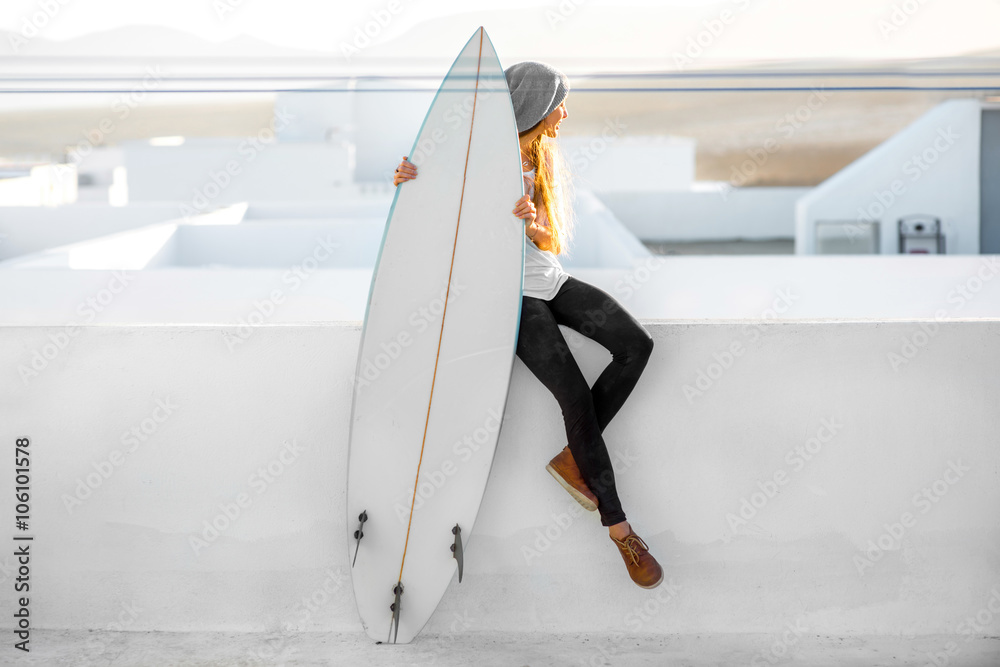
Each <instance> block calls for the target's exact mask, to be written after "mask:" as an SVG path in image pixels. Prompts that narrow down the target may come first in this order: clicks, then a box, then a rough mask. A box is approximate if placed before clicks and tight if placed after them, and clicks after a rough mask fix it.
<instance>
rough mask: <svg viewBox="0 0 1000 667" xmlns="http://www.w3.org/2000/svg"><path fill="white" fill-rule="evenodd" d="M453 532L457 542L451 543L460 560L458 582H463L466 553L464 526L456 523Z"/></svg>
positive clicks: (457, 558) (452, 549)
mask: <svg viewBox="0 0 1000 667" xmlns="http://www.w3.org/2000/svg"><path fill="white" fill-rule="evenodd" d="M451 532H452V534H453V535H454V536H455V543H454V544H452V545H451V552H452V553H453V554H455V560H457V561H458V583H462V568H463V567H464V565H465V563H464V560H465V554H464V552H463V550H462V527H461V526H459V525H458V524H457V523H456V524H455V527H454V528H452V529H451Z"/></svg>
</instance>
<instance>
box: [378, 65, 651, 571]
mask: <svg viewBox="0 0 1000 667" xmlns="http://www.w3.org/2000/svg"><path fill="white" fill-rule="evenodd" d="M504 73H505V75H506V78H507V84H508V87H509V89H510V96H511V102H512V103H513V106H514V116H515V119H516V121H517V131H518V139H519V142H520V144H521V159H522V161H523V162H522V172H523V176H524V181H525V190H526V191H527V193H528V194H526V195H524V196H523V197H521V198H520V199H518V200H517V201H516V202H515V204H514V210H513V214H514V215H515V216H517V217H518V218H522V219H524V221H525V223H526V224H525V234H526V235H527V237H528V239H529V241H530V242H529V243H527V244H525V256H524V290H523V297H522V305H521V322H520V329H519V331H518V340H517V356H518V357H519V358H520V359H521V361H522V362H524V365H525V366H527V367H528V369H529V370H530V371H531V372H532V373H533V374H534V375H535V377H537V378H538V379H539V380H540V381H541V382H542V384H544V385H545V386H546V387H547V388H548V390H549V391H550V392H552V394H553V396H554V397H555V398H556V400H557V401H558V403H559V406H560V408H561V409H562V414H563V419H564V421H565V425H566V437H567V439H568V441H569V444H568V445H567V446H566V447H564V448H563V450H562V452H560V453H559V454H558V455H557V456H556V457H555V458H553V459H552V460H551V461H550V462H549V464H548V465H547V466H546V469H547V470H548V471H549V472H550V473H551V474H552V475H553V477H555V478H556V480H557V481H558V482H559V483H560V484H561V485H562V486H563V487H564V488H565V489H566V490H567V491H568V492H569V493H570V495H572V496H573V498H575V499H576V500H577V502H579V503H580V504H581V505H582V506H583V507H585V508H586V509H588V510H591V511H593V510H598V511H599V513H600V516H601V524H602V525H604V526H607V527H608V534H609V536H610V537H611V539H612V540H613V541H614V542H615V544H616V545H617V546H618V549H619V551H620V552H621V555H622V558H623V559H624V560H625V564H626V566H627V568H628V572H629V576H630V577H631V578H632V580H633V581H634V582H635V583H636V584H638V585H639V586H642V587H643V588H655V587H656V586H658V585H659V584H660V582H661V581H662V580H663V570H662V568H661V567H660V565H659V563H657V562H656V559H655V558H653V556H652V555H651V554H650V553H649V549H648V547H647V546H646V543H645V542H644V541H643V540H642V538H640V537H639V536H638V535H636V534H635V532H633V531H632V527H631V526H630V525H629V523H628V521H626V518H625V512H624V511H623V510H622V506H621V502H620V501H619V499H618V492H617V489H616V487H615V475H614V470H613V469H612V465H611V457H610V456H609V455H608V448H607V446H606V445H605V443H604V439H603V436H602V433H603V431H604V429H605V427H606V426H607V425H608V422H610V421H611V418H612V417H614V416H615V414H616V413H617V412H618V410H619V409H620V408H621V407H622V404H624V403H625V399H627V398H628V396H629V394H630V393H631V392H632V388H633V387H634V386H635V384H636V382H637V381H638V380H639V376H640V375H641V374H642V371H643V369H644V368H645V366H646V362H647V360H648V359H649V355H650V353H651V352H652V349H653V339H652V338H651V337H650V335H649V333H648V332H647V331H646V330H645V329H643V327H642V325H640V324H639V323H638V322H637V321H636V320H635V318H633V317H632V316H631V315H630V314H629V313H628V312H627V311H626V310H625V309H624V308H623V307H622V306H621V305H620V304H619V303H618V302H617V301H616V300H615V299H614V298H613V297H612V296H611V295H609V294H608V293H607V292H604V291H603V290H600V289H598V288H596V287H594V286H592V285H589V284H587V283H585V282H583V281H581V280H577V279H576V278H575V277H573V276H571V275H569V274H568V273H566V272H565V271H564V270H563V268H562V265H561V264H560V263H559V259H558V258H557V255H559V254H560V253H562V252H564V251H565V249H566V245H567V243H568V241H569V239H570V235H571V230H572V224H571V220H572V212H571V211H570V206H569V204H570V202H569V195H568V193H567V190H568V187H566V186H567V185H568V181H569V179H568V173H567V170H566V169H565V165H564V162H563V160H562V159H561V156H560V155H559V153H558V148H557V144H556V143H555V141H554V140H555V138H556V137H558V135H559V125H560V123H562V121H563V120H565V119H566V118H567V117H568V116H569V114H568V113H567V111H566V96H567V95H568V94H569V80H568V79H567V78H566V76H565V75H564V74H563V73H562V72H560V71H559V70H557V69H555V68H553V67H551V66H549V65H546V64H545V63H540V62H532V61H528V62H521V63H517V64H515V65H512V66H511V67H509V68H508V69H507V70H506V71H505V72H504ZM416 176H417V168H416V166H415V165H414V164H413V163H412V162H409V160H408V159H407V157H404V158H403V161H402V162H400V164H399V167H397V168H396V175H395V177H394V179H393V183H394V184H395V185H396V186H398V185H399V184H400V183H403V182H405V181H408V180H411V179H413V178H416ZM560 324H562V325H565V326H567V327H570V328H571V329H574V330H576V331H578V332H580V333H581V334H583V335H584V336H587V337H588V338H591V339H593V340H595V341H597V342H598V343H600V344H601V345H603V346H604V347H605V348H607V349H608V350H609V351H610V352H611V355H612V360H611V362H610V363H609V364H608V366H607V367H606V368H605V369H604V371H603V372H602V373H601V375H600V377H599V378H598V379H597V381H596V382H595V383H594V386H593V388H591V387H590V386H589V385H588V384H587V381H586V379H585V378H584V377H583V373H582V372H581V371H580V368H579V366H578V365H577V363H576V360H575V359H574V358H573V355H572V353H571V352H570V349H569V347H568V345H567V344H566V340H565V338H563V335H562V333H561V332H560V331H559V326H558V325H560Z"/></svg>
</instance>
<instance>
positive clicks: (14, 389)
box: [0, 320, 1000, 635]
mask: <svg viewBox="0 0 1000 667" xmlns="http://www.w3.org/2000/svg"><path fill="white" fill-rule="evenodd" d="M755 325H759V326H755ZM933 325H934V323H933V322H917V321H897V322H753V321H742V322H741V321H735V322H712V321H676V322H654V321H647V322H646V326H647V328H648V329H649V330H650V332H651V333H652V335H653V337H654V340H655V349H654V351H653V356H652V358H651V359H650V362H649V364H648V366H647V368H646V371H645V373H644V375H643V377H642V378H641V380H640V382H639V384H638V385H637V387H636V389H635V391H634V393H633V395H632V397H631V398H630V399H629V401H628V402H627V403H626V404H625V406H624V407H623V408H622V410H621V412H620V413H619V414H618V416H617V417H616V418H615V420H614V421H613V422H612V423H611V424H610V425H609V427H608V428H607V430H606V431H605V438H606V440H607V442H608V444H609V447H610V449H611V451H612V452H613V453H614V455H615V457H616V474H617V480H618V486H619V490H620V496H621V498H622V501H623V504H624V507H625V510H626V512H627V513H628V516H629V520H630V522H631V523H632V525H633V526H634V528H635V529H636V531H637V532H638V533H639V534H640V535H641V536H642V537H643V538H644V539H645V540H646V541H647V543H648V544H649V545H650V548H651V549H652V551H653V553H654V554H655V555H656V556H657V557H658V558H659V559H660V561H661V562H662V563H663V565H664V567H665V570H666V574H667V584H666V585H665V586H663V587H661V588H660V589H657V590H656V591H646V590H642V589H639V588H638V587H636V586H635V585H634V584H632V583H631V581H630V580H629V579H628V577H627V574H626V571H625V567H624V564H623V562H622V559H621V557H620V555H619V554H618V551H617V549H616V548H615V546H614V545H613V544H612V543H611V541H610V540H609V539H608V537H607V536H606V530H605V529H603V528H602V527H601V526H600V525H599V520H598V518H597V517H596V516H595V515H587V516H582V515H581V513H580V512H577V511H576V510H577V507H578V506H576V505H575V503H574V501H572V500H571V499H570V497H569V496H568V495H567V494H566V493H565V492H564V491H563V490H562V489H561V487H559V486H558V485H557V484H556V483H555V482H554V481H553V480H552V479H551V477H550V476H549V475H548V473H546V472H545V470H544V465H545V463H546V462H547V461H548V459H549V458H550V457H551V456H553V455H554V454H555V453H556V452H558V451H559V449H561V448H562V446H563V444H564V442H565V433H564V430H563V425H562V423H561V418H560V416H559V410H558V407H557V405H556V403H555V401H554V399H552V397H551V395H549V394H548V393H547V391H546V390H545V389H544V387H543V386H542V385H541V384H540V383H539V382H538V381H537V380H536V379H535V378H534V377H533V376H532V375H531V374H530V372H529V371H527V370H526V368H525V367H524V366H523V365H522V364H521V363H520V361H517V362H515V367H514V371H513V376H512V385H511V391H510V400H509V403H508V407H507V412H506V415H505V419H504V423H503V430H502V432H501V437H500V443H499V447H498V454H497V456H496V459H495V463H494V468H493V472H492V475H491V479H490V482H489V485H488V488H487V490H486V496H485V498H484V501H483V505H482V510H481V513H480V516H479V520H478V522H477V524H476V526H475V528H474V530H473V532H472V534H471V539H470V540H469V542H468V550H467V553H466V571H465V580H464V582H463V583H461V584H458V583H457V581H455V582H453V584H452V586H451V587H450V588H449V590H448V591H447V593H446V595H445V598H444V600H443V602H442V604H441V606H440V608H439V609H438V611H437V612H436V614H435V615H434V617H433V618H432V619H431V621H430V624H429V627H428V631H433V632H445V633H447V632H449V631H456V625H455V624H456V619H458V621H460V622H461V623H460V625H458V626H457V627H458V630H457V631H475V630H489V631H541V632H552V631H587V630H600V631H604V632H608V631H622V632H625V633H629V632H635V631H642V632H652V633H656V632H662V633H699V632H717V633H718V632H725V633H730V632H775V633H780V632H781V631H783V630H785V629H786V628H787V626H788V625H789V624H793V625H794V626H795V627H805V628H808V632H810V633H816V634H826V633H829V634H837V635H851V634H890V635H896V634H901V633H916V634H921V633H951V632H953V631H954V628H955V627H956V625H957V624H958V623H959V622H961V621H962V620H963V619H965V617H967V616H968V615H969V614H974V613H975V611H976V610H978V609H981V608H982V607H983V605H984V604H985V603H986V601H987V600H988V599H989V598H990V596H991V587H995V586H996V583H997V581H998V579H1000V560H998V559H997V558H996V553H997V551H996V548H997V547H996V545H997V544H998V543H1000V542H998V538H1000V535H998V530H997V522H998V514H997V508H998V506H1000V484H998V481H1000V480H998V470H1000V450H998V449H997V447H996V432H997V429H998V427H1000V417H998V408H997V406H998V405H1000V382H998V380H997V376H996V372H995V371H996V368H997V367H998V365H1000V346H998V345H997V344H996V342H997V340H998V337H1000V321H998V320H991V321H954V322H945V323H941V324H939V325H938V326H937V327H936V328H934V329H932V330H933V331H934V333H933V334H932V335H928V334H925V335H924V337H923V339H921V338H920V335H921V332H923V331H924V330H925V329H927V328H928V327H932V326H933ZM239 335H240V332H239V331H238V330H237V329H236V328H234V327H219V326H170V325H159V326H143V327H135V326H127V327H117V326H89V327H83V328H81V329H79V330H76V332H75V335H71V334H69V332H68V331H67V330H65V329H64V328H62V327H18V326H4V327H0V360H2V364H0V367H2V368H4V369H5V372H4V373H3V374H2V375H0V404H2V405H3V406H4V413H5V416H4V419H3V421H2V422H0V429H2V438H3V441H4V442H5V443H7V444H8V446H9V447H12V446H13V443H14V441H15V438H19V437H28V438H30V439H31V445H30V451H31V455H30V459H31V461H30V467H31V493H32V503H31V518H30V532H31V533H32V534H34V535H35V536H36V539H35V541H34V542H33V543H32V551H31V553H32V556H31V582H32V590H31V595H30V597H31V611H32V614H33V616H32V618H33V619H34V620H33V624H34V627H36V628H95V629H97V628H106V627H108V626H109V623H115V622H121V620H122V618H125V619H126V621H127V625H126V627H127V629H129V630H153V629H155V630H165V631H190V630H199V631H213V630H225V631H229V630H231V631H246V630H253V631H275V632H278V631H281V630H285V629H296V630H322V631H329V630H335V631H347V632H360V631H361V627H360V622H359V621H358V618H357V615H356V612H355V607H354V600H353V593H352V588H351V584H350V580H349V578H348V577H347V576H346V575H347V574H348V572H349V568H350V563H349V545H348V544H345V542H344V535H345V533H346V531H345V530H344V527H345V526H344V523H345V521H346V520H347V517H345V495H344V494H345V489H344V484H345V477H346V456H347V435H348V414H349V407H350V396H351V375H352V373H353V372H354V370H355V354H356V349H357V345H358V341H359V336H360V323H359V322H353V323H339V324H334V325H314V326H313V325H311V326H269V327H263V328H258V329H254V330H252V332H250V335H249V336H248V337H246V338H244V339H243V340H242V342H241V343H239V344H237V345H235V346H232V345H229V344H228V342H229V341H232V340H234V337H238V336H239ZM567 335H568V339H569V342H570V346H571V349H573V351H574V354H575V355H577V357H578V359H580V361H581V366H582V367H583V369H584V372H585V375H586V376H587V378H588V380H589V381H591V382H592V381H593V380H594V379H595V378H596V376H597V374H598V373H599V371H600V369H601V367H602V366H603V364H604V363H605V362H606V361H607V360H608V355H607V353H606V352H605V351H604V350H603V349H601V348H599V347H597V346H596V345H595V344H593V343H592V342H591V341H589V340H585V339H581V338H580V337H579V336H577V335H576V334H573V333H570V334H567ZM59 340H63V341H64V343H63V344H62V346H61V347H59V344H57V343H56V342H54V341H59ZM908 340H909V341H911V342H915V343H916V344H915V347H914V350H915V351H914V352H913V354H911V355H909V356H908V358H907V361H906V362H905V363H902V364H901V365H899V366H898V367H896V368H894V367H893V365H892V363H891V360H892V355H894V354H895V355H899V356H900V357H901V358H902V357H904V356H905V355H907V352H906V350H905V341H908ZM921 340H922V342H920V341H921ZM911 344H912V343H911ZM737 345H739V346H740V348H736V347H735V346H737ZM733 349H741V352H740V353H738V354H736V355H735V356H732V357H731V358H730V357H729V356H728V352H727V351H729V350H733ZM51 350H54V351H52V352H50V351H51ZM36 351H37V352H38V353H39V354H40V355H44V356H43V362H37V370H36V371H35V373H36V374H35V375H31V374H27V375H23V376H22V375H21V374H19V368H20V367H21V366H24V365H26V364H27V365H29V366H30V364H31V363H32V358H33V355H34V353H35V352H36ZM686 385H687V386H691V387H700V391H701V393H700V394H690V393H689V394H687V395H686V393H685V386H686ZM283 452H284V453H283ZM0 466H2V470H0V494H3V496H4V497H7V498H12V497H13V490H12V488H11V487H12V485H13V472H12V470H11V468H12V466H13V456H8V457H5V458H4V460H3V462H2V464H0ZM268 470H270V473H268V472H267V471H268ZM262 471H263V472H262ZM265 476H267V477H265ZM775 480H778V481H775ZM924 493H926V494H928V495H927V496H923V495H921V494H924ZM240 494H245V495H244V496H243V500H244V503H243V506H242V507H240V506H239V505H237V504H236V502H237V499H238V498H240V497H241V496H240ZM744 503H746V505H745V504H744ZM741 508H742V510H741ZM741 511H742V513H743V517H745V519H744V520H745V523H741V522H740V521H736V520H734V518H735V517H739V516H740V514H741ZM0 512H2V518H3V521H4V522H5V523H6V525H8V526H12V525H13V502H8V503H4V504H3V505H2V509H0ZM227 513H228V514H229V516H230V517H231V518H227ZM351 519H353V517H351ZM370 520H374V521H378V520H380V518H379V517H370ZM393 520H394V519H393ZM206 522H207V523H209V524H210V523H212V522H215V523H216V525H217V526H219V529H218V530H219V531H220V532H219V534H218V535H217V536H216V535H213V534H212V533H211V532H208V531H206ZM203 531H205V532H203ZM894 535H895V536H894ZM199 537H200V538H201V539H202V540H204V542H205V544H204V545H198V544H197V543H195V544H194V546H193V545H192V544H193V543H192V540H193V539H194V538H199ZM195 547H199V548H198V549H196V548H195ZM443 551H444V553H447V551H446V550H443ZM5 553H6V555H3V556H0V564H2V565H3V568H2V569H0V577H2V578H3V579H4V581H3V585H5V586H10V585H11V580H10V579H11V577H12V576H14V574H13V567H14V557H13V556H12V554H11V553H10V551H7V552H5ZM310 600H311V601H310ZM12 605H13V596H12V595H4V596H0V613H2V616H3V619H4V620H3V623H2V625H3V627H5V628H10V627H11V625H12V612H13V607H12ZM125 609H131V610H133V611H134V613H133V614H125V615H124V616H123V610H125ZM404 609H405V607H404ZM135 610H137V611H135ZM387 629H388V620H387Z"/></svg>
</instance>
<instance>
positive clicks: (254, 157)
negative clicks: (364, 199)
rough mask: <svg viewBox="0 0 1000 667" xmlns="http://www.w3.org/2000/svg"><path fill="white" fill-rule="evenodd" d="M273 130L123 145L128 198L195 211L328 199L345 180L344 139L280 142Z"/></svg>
mask: <svg viewBox="0 0 1000 667" xmlns="http://www.w3.org/2000/svg"><path fill="white" fill-rule="evenodd" d="M273 137H274V135H273V133H272V134H269V135H266V136H263V137H261V136H254V137H248V138H228V137H227V138H213V139H203V140H192V139H188V140H187V141H185V143H184V144H183V145H181V146H150V145H149V144H148V143H146V142H127V143H125V144H124V147H123V152H124V153H125V168H126V170H127V173H128V197H129V201H175V202H180V203H183V204H185V205H186V206H187V207H188V209H191V210H193V211H195V212H198V213H200V212H204V211H207V210H211V209H212V208H215V207H216V206H219V205H224V204H232V203H234V202H239V201H247V200H254V199H275V200H287V199H303V200H317V199H331V198H333V197H336V196H338V195H342V194H343V192H344V188H346V187H348V186H349V185H350V183H351V168H350V156H351V150H350V146H349V145H348V144H346V143H302V142H290V143H281V142H278V141H275V140H274V139H273Z"/></svg>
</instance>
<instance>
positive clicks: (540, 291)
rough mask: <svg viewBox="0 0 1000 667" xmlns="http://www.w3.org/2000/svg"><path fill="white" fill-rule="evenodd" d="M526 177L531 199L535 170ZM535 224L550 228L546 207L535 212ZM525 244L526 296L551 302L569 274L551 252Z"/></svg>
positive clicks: (525, 174)
mask: <svg viewBox="0 0 1000 667" xmlns="http://www.w3.org/2000/svg"><path fill="white" fill-rule="evenodd" d="M522 174H523V176H524V192H525V194H527V195H528V196H529V197H533V196H534V194H535V170H534V169H532V170H531V171H525V172H522ZM535 224H536V225H539V226H542V227H548V226H549V217H548V215H547V214H546V212H545V207H544V206H542V207H539V208H538V209H537V211H536V212H535ZM526 241H527V243H525V244H524V290H523V292H522V294H524V296H533V297H535V298H536V299H543V300H545V301H549V300H550V299H552V297H554V296H555V295H556V292H558V291H559V288H560V287H562V284H563V283H564V282H566V281H567V280H568V279H569V274H568V273H566V271H564V270H563V267H562V264H560V263H559V259H558V258H557V257H556V256H555V254H554V253H552V252H551V251H549V250H541V249H540V248H539V247H538V246H536V245H535V242H534V241H532V240H531V239H530V238H527V239H526Z"/></svg>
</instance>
